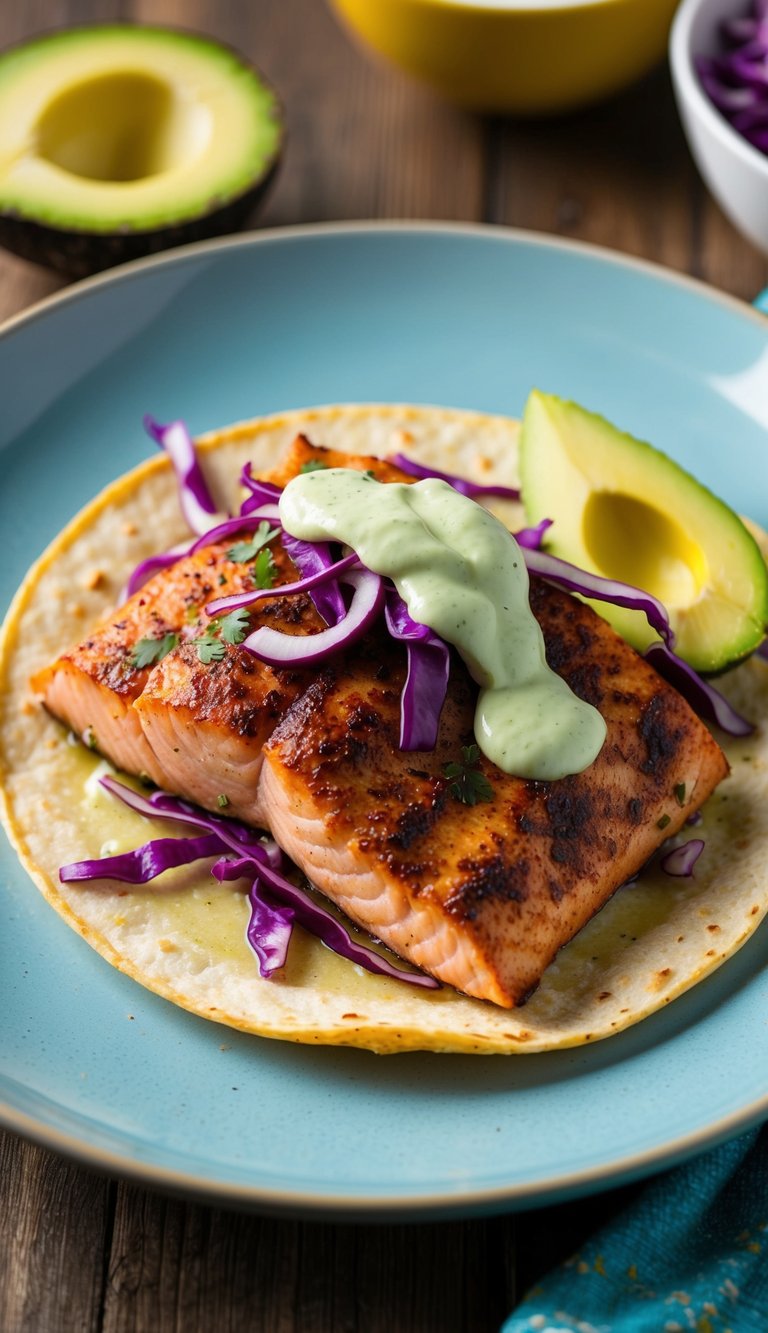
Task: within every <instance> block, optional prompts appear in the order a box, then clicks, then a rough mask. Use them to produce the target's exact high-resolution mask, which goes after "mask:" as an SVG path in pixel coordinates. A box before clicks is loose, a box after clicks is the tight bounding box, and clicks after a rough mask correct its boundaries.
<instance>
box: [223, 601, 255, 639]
mask: <svg viewBox="0 0 768 1333" xmlns="http://www.w3.org/2000/svg"><path fill="white" fill-rule="evenodd" d="M218 623H219V633H220V634H221V637H222V639H223V640H224V642H225V643H242V642H243V639H245V638H246V637H247V635H248V631H249V630H250V628H251V622H250V617H249V615H248V612H247V611H246V609H245V607H241V608H240V610H239V611H230V613H229V615H228V616H224V617H223V618H222V619H221V620H220V621H219V622H218Z"/></svg>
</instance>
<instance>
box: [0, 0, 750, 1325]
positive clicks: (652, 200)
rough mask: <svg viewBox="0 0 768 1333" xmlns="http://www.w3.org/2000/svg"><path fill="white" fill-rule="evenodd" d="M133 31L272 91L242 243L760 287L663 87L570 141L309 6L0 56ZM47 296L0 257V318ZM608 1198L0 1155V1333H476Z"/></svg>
mask: <svg viewBox="0 0 768 1333" xmlns="http://www.w3.org/2000/svg"><path fill="white" fill-rule="evenodd" d="M115 19H135V20H141V21H146V22H153V23H169V24H175V25H178V26H182V27H188V28H193V29H198V30H201V31H204V32H208V33H210V34H212V35H214V36H217V37H219V38H221V39H223V40H224V41H228V42H230V43H232V44H233V45H235V46H237V47H238V48H240V49H241V50H242V51H243V52H244V53H245V54H246V55H248V56H249V57H250V58H251V59H252V60H253V61H254V62H255V63H256V64H257V65H258V66H260V68H262V69H263V71H264V72H265V74H266V75H267V76H268V77H269V78H270V79H271V80H272V81H273V83H274V84H275V86H276V87H277V88H278V89H279V91H280V94H281V96H282V99H283V103H284V106H285V111H286V118H287V126H288V148H287V152H286V156H285V161H284V164H283V167H282V170H281V172H280V175H279V177H278V180H277V183H276V185H275V187H274V189H273V192H272V194H271V196H270V198H269V200H268V203H267V205H266V208H265V209H264V210H263V211H262V213H261V214H260V215H259V218H258V222H257V225H282V224H292V223H307V222H316V221H326V220H333V219H349V218H368V217H371V218H374V217H378V218H394V217H401V218H416V217H422V218H436V219H443V220H458V221H481V220H484V221H488V222H492V223H504V224H508V225H512V226H515V227H526V228H533V229H535V230H538V231H544V232H550V233H555V234H557V235H560V236H564V237H574V238H577V239H579V240H584V241H590V242H594V243H597V244H600V245H607V246H611V247H614V248H616V249H619V250H622V251H625V252H628V253H630V254H634V255H638V256H641V257H644V258H647V259H651V260H653V261H656V262H659V263H663V264H667V265H669V266H671V267H672V268H675V269H678V270H680V271H683V272H689V273H692V274H694V275H696V276H697V277H700V278H703V279H704V280H706V281H708V282H711V283H713V284H714V285H716V286H719V287H722V288H723V289H725V290H726V291H729V292H732V293H734V294H735V295H738V296H741V297H744V298H746V299H750V298H751V297H752V296H753V295H755V294H756V292H757V291H758V290H759V289H761V288H762V287H763V286H765V285H766V283H768V265H766V261H765V260H764V258H763V257H762V256H761V255H759V254H758V253H757V252H756V251H755V250H754V249H753V248H752V247H751V246H750V245H748V243H747V242H746V241H743V240H742V239H741V238H740V237H739V236H738V235H737V233H736V232H735V231H734V229H733V228H732V227H731V225H730V223H728V222H727V221H726V219H725V218H724V217H723V215H722V214H721V213H720V211H719V209H718V208H717V206H716V205H715V204H714V203H713V202H712V200H711V199H710V198H709V196H708V195H707V193H706V191H705V189H704V187H703V185H702V183H701V181H700V179H699V177H698V175H697V173H696V171H695V168H694V167H693V164H692V162H691V160H690V157H689V155H688V152H687V149H686V146H685V143H684V141H683V137H682V133H681V131H680V128H679V125H678V122H677V117H676V114H675V110H674V106H673V101H672V95H671V90H670V86H669V78H668V75H667V72H666V71H665V70H664V69H661V70H659V71H657V72H656V73H655V74H654V75H652V76H651V77H650V78H648V79H646V80H645V81H644V82H643V83H642V84H640V85H638V86H637V87H636V88H634V89H632V90H630V91H629V92H627V93H625V94H623V95H622V96H621V97H618V98H615V99H613V100H612V101H611V102H609V103H607V104H605V105H604V106H600V107H595V108H592V109H588V110H585V111H583V112H581V113H579V114H578V115H575V116H573V117H570V118H562V117H561V118H557V119H553V120H549V121H541V122H535V121H534V122H511V121H501V120H494V119H487V118H480V117H473V116H471V115H468V114H466V113H464V112H460V111H457V110H455V109H453V108H450V107H447V106H444V105H442V104H441V103H440V102H438V101H437V100H436V99H435V98H433V97H432V95H431V94H429V93H428V92H426V91H424V90H423V89H421V88H420V87H418V86H416V85H415V84H413V83H411V82H410V81H409V80H407V79H406V78H405V77H403V76H402V75H400V74H399V73H397V72H396V71H393V70H390V69H388V68H385V67H384V66H382V65H378V64H375V63H372V62H369V61H368V60H367V59H365V58H364V57H363V56H362V55H361V53H360V52H359V51H358V50H357V48H356V47H355V46H354V45H353V44H352V43H351V42H350V41H349V40H348V38H347V37H346V35H345V34H344V33H343V32H342V31H341V30H340V29H339V28H338V27H337V26H336V24H335V22H334V20H333V19H332V18H331V16H330V14H329V12H328V11H327V9H326V7H325V5H324V4H322V3H321V0H249V2H248V3H246V0H122V2H121V0H26V3H25V4H24V5H10V4H6V5H3V6H0V45H2V46H6V45H9V44H10V43H12V42H15V41H18V40H20V39H21V38H23V37H25V36H27V35H31V34H33V33H37V32H41V31H45V30H47V29H49V28H52V27H59V26H61V25H65V24H70V23H75V22H107V21H113V20H115ZM60 285H61V283H60V279H58V278H56V277H54V276H52V275H51V274H48V273H46V272H45V271H43V270H41V269H37V268H34V267H33V266H31V265H27V264H25V263H23V262H22V261H20V260H16V259H14V258H12V257H10V256H3V255H0V318H6V317H8V316H10V315H12V314H14V313H15V312H16V311H19V310H21V309H23V308H25V307H26V306H28V305H29V304H30V303H32V302H34V301H36V300H38V299H40V298H41V297H43V296H45V295H47V294H48V293H49V292H52V291H54V290H56V289H57V288H58V287H59V286H60ZM631 1192H632V1191H631V1190H630V1191H620V1192H616V1193H614V1194H609V1195H604V1196H600V1197H598V1198H595V1199H591V1200H589V1201H583V1202H581V1203H578V1204H571V1205H568V1206H563V1207H560V1208H550V1209H545V1210H540V1211H538V1212H535V1213H530V1214H528V1215H527V1216H525V1217H521V1218H515V1217H511V1218H496V1219H492V1220H490V1219H489V1220H475V1221H470V1222H466V1223H460V1222H452V1223H444V1224H435V1225H413V1226H370V1227H363V1226H358V1227H353V1226H349V1225H339V1226H332V1225H321V1224H319V1223H302V1222H290V1221H274V1220H266V1219H262V1218H258V1217H254V1216H248V1215H245V1214H238V1213H230V1212H227V1211H225V1210H221V1209H216V1208H208V1207H202V1206H200V1205H197V1204H187V1203H184V1202H179V1201H178V1200H172V1199H166V1198H164V1197H162V1196H160V1195H156V1194H153V1193H151V1192H149V1191H146V1190H142V1189H140V1188H138V1187H136V1186H133V1185H128V1184H125V1183H111V1182H108V1181H106V1180H104V1179H101V1178H99V1177H97V1176H94V1175H93V1174H91V1173H90V1172H88V1171H85V1170H82V1169H81V1168H79V1167H77V1166H74V1165H70V1164H69V1163H66V1162H64V1161H61V1160H59V1159H58V1158H56V1157H54V1156H52V1155H50V1154H49V1153H47V1152H45V1151H44V1150H42V1149H39V1148H36V1147H34V1146H32V1145H30V1144H27V1143H24V1142H23V1141H21V1140H19V1139H17V1138H15V1137H14V1136H13V1135H10V1134H0V1330H2V1333H70V1330H77V1331H78V1333H80V1331H82V1333H102V1330H103V1331H104V1333H181V1331H182V1330H183V1333H210V1331H211V1330H215V1333H245V1331H246V1330H248V1331H249V1333H250V1331H251V1330H259V1331H261V1330H264V1331H265V1333H358V1331H359V1333H433V1331H434V1333H485V1330H493V1329H496V1328H498V1326H499V1323H500V1321H501V1319H502V1318H503V1316H504V1315H505V1314H506V1313H507V1312H508V1310H509V1309H510V1308H511V1307H512V1305H513V1304H514V1302H515V1300H516V1299H518V1297H519V1296H520V1295H521V1294H522V1291H523V1289H524V1288H525V1287H526V1286H527V1285H528V1284H529V1283H530V1282H532V1281H534V1280H536V1279H537V1278H538V1277H539V1276H540V1275H541V1274H542V1273H543V1272H544V1271H545V1269H546V1268H547V1267H548V1266H549V1265H550V1264H552V1263H554V1262H556V1261H557V1260H558V1259H560V1258H562V1257H565V1255H566V1254H568V1253H569V1252H570V1251H571V1250H572V1249H574V1248H575V1247H577V1246H578V1244H579V1243H580V1241H581V1239H582V1238H583V1237H584V1236H585V1235H586V1234H587V1233H588V1232H589V1231H590V1230H591V1229H592V1228H593V1227H594V1226H595V1225H597V1224H599V1223H600V1222H602V1221H604V1220H606V1219H608V1218H610V1216H611V1215H612V1213H613V1212H614V1210H615V1209H616V1208H617V1207H619V1206H620V1205H621V1203H622V1202H623V1201H624V1200H625V1199H626V1197H627V1196H628V1195H631Z"/></svg>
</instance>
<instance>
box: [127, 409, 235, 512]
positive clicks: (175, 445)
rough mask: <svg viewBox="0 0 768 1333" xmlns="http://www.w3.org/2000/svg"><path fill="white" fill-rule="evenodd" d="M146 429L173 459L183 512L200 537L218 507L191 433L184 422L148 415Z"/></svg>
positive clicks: (145, 419) (151, 437)
mask: <svg viewBox="0 0 768 1333" xmlns="http://www.w3.org/2000/svg"><path fill="white" fill-rule="evenodd" d="M144 429H145V430H146V432H147V434H148V435H149V437H150V439H152V440H154V441H155V443H156V444H159V445H160V448H161V449H164V450H165V452H166V453H167V455H168V457H169V458H170V460H171V464H172V466H173V470H174V472H175V473H176V480H177V482H178V488H179V503H180V504H181V512H182V513H183V515H184V518H185V520H186V522H187V524H188V525H189V527H190V528H191V529H192V531H193V532H196V533H197V534H198V536H200V535H201V534H202V533H204V532H205V531H206V529H207V528H209V527H210V526H211V518H212V517H214V516H215V515H216V514H217V513H218V510H217V508H216V504H215V502H214V499H213V496H212V495H211V492H210V491H209V489H208V483H207V481H206V480H205V476H204V474H203V469H202V468H201V466H200V461H199V459H198V457H197V449H196V448H195V442H194V440H193V439H192V436H191V435H190V433H189V431H188V430H187V427H186V426H185V424H184V422H183V421H170V422H168V424H167V425H165V426H163V425H161V423H160V422H159V421H155V418H154V417H151V416H149V414H147V416H145V417H144Z"/></svg>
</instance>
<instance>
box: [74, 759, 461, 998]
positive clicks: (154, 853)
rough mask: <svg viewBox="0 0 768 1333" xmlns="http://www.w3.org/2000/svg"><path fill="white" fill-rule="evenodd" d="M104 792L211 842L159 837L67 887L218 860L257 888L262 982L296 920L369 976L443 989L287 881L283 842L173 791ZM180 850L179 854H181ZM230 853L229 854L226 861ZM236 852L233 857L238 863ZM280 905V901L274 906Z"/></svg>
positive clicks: (81, 865) (113, 784)
mask: <svg viewBox="0 0 768 1333" xmlns="http://www.w3.org/2000/svg"><path fill="white" fill-rule="evenodd" d="M99 781H100V783H101V785H102V786H103V787H104V788H105V790H106V791H108V792H110V794H111V795H112V796H116V797H117V798H118V799H119V800H121V801H123V803H124V804H125V805H127V806H129V807H130V809H131V810H135V811H136V812H137V813H138V814H140V815H145V816H146V817H147V818H149V819H172V820H174V821H175V822H177V823H183V824H189V825H191V826H192V827H194V828H202V829H205V830H206V833H207V836H204V837H197V838H189V837H181V838H178V839H175V838H156V839H154V840H153V841H152V842H150V843H146V844H145V846H143V847H139V848H137V849H136V851H135V852H129V853H126V854H125V855H124V856H120V857H104V858H102V859H101V860H97V861H79V862H75V863H74V864H73V865H71V866H62V868H61V870H60V872H59V873H60V875H61V877H62V878H64V877H65V872H67V871H70V872H72V873H71V874H68V875H66V881H67V882H74V881H80V882H83V881H86V880H92V879H101V878H104V877H105V876H108V877H109V878H111V879H125V880H127V882H129V883H134V884H139V883H144V882H146V881H147V880H148V879H151V878H154V876H155V875H159V874H161V873H162V871H163V870H168V869H170V868H171V867H172V866H175V865H188V864H191V862H192V861H194V860H200V859H202V858H203V857H209V856H217V857H218V858H219V859H218V860H217V861H216V862H215V863H214V865H213V866H212V867H211V873H212V874H213V875H214V876H215V878H216V879H218V880H220V881H223V880H237V879H248V880H250V881H251V890H250V892H249V901H250V906H251V913H250V920H249V923H248V928H247V932H246V935H247V939H248V943H249V944H250V946H251V948H252V949H253V950H254V953H255V954H256V956H257V958H258V960H259V971H260V973H261V975H262V976H264V977H267V976H270V975H271V973H272V972H274V971H275V969H276V968H278V967H282V966H283V963H284V962H285V955H286V951H287V948H288V943H289V941H290V934H291V928H292V924H293V920H294V918H295V920H296V921H298V922H299V924H300V925H302V926H304V928H305V929H306V930H308V931H309V932H310V933H311V934H313V935H316V936H317V937H318V939H320V940H322V942H323V944H326V945H328V947H329V948H330V949H333V951H334V952H335V953H338V954H341V956H342V957H343V958H347V959H348V960H349V961H350V962H353V963H359V964H360V966H361V967H364V968H366V969H367V970H368V971H369V972H376V973H380V974H381V975H383V976H388V977H395V978H396V979H397V980H399V981H407V982H409V983H410V984H411V985H414V986H423V987H426V988H428V989H435V988H436V987H438V986H439V985H440V983H439V982H438V981H436V980H435V979H434V977H430V976H427V975H426V974H424V973H421V972H405V971H403V970H402V969H401V968H399V967H396V966H395V964H394V963H390V962H389V960H388V959H386V958H383V957H382V956H381V955H380V954H378V953H376V952H375V950H373V949H369V948H367V946H366V945H364V944H358V943H357V942H356V941H355V940H353V939H352V937H351V936H350V934H349V932H348V931H347V930H346V929H345V927H344V926H343V925H342V924H341V922H340V921H339V920H338V919H337V918H336V917H335V916H334V915H333V913H332V912H331V911H330V910H329V909H328V908H326V907H323V906H322V904H320V903H318V902H316V901H315V900H314V898H313V897H312V896H311V895H310V894H309V893H307V891H306V890H304V889H301V888H298V887H297V886H296V885H295V884H292V883H291V881H290V880H289V879H286V877H285V875H284V874H283V867H284V858H283V854H282V852H281V850H280V848H279V847H278V845H277V843H276V842H273V841H272V840H271V839H264V838H262V837H260V836H259V835H258V833H257V832H256V831H255V830H254V829H251V828H249V827H248V826H247V825H246V824H241V823H240V822H239V821H237V820H234V819H228V818H225V817H224V816H221V815H214V814H211V813H210V811H208V810H202V809H201V808H200V807H199V806H196V805H193V804H192V803H191V802H190V801H185V800H183V799H182V798H181V797H179V796H172V795H171V794H170V792H164V791H153V792H152V793H151V795H149V796H143V795H142V794H141V793H140V792H137V791H134V789H133V788H132V787H129V786H127V785H126V784H125V783H123V782H118V780H117V779H116V778H113V777H109V776H105V777H102V778H100V779H99ZM174 844H176V847H177V850H176V851H174ZM222 853H224V855H222ZM232 853H234V857H233V856H232ZM118 862H119V863H121V865H122V868H123V869H127V870H128V871H129V872H130V874H131V875H138V874H139V873H141V872H142V869H146V870H147V871H150V870H151V871H152V873H151V874H149V873H147V874H145V875H144V877H143V878H141V879H139V878H130V879H129V878H128V875H125V874H123V875H120V874H117V873H116V869H120V868H121V867H120V866H118V865H117V863H118ZM273 899H274V901H273Z"/></svg>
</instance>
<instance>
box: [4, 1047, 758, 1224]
mask: <svg viewBox="0 0 768 1333" xmlns="http://www.w3.org/2000/svg"><path fill="white" fill-rule="evenodd" d="M509 1058H510V1059H515V1058H517V1057H515V1056H510V1057H509ZM531 1058H535V1057H531ZM766 1115H768V1093H766V1094H765V1095H764V1097H762V1098H759V1099H758V1101H757V1102H756V1103H755V1104H754V1105H753V1106H750V1107H747V1108H742V1110H741V1111H738V1112H733V1113H731V1115H728V1116H724V1117H723V1118H722V1119H721V1120H719V1121H716V1122H715V1123H714V1125H713V1124H710V1125H707V1126H705V1127H702V1128H701V1129H699V1130H696V1131H693V1132H692V1133H690V1134H684V1135H680V1136H678V1137H677V1138H676V1139H674V1140H671V1141H670V1142H668V1143H666V1144H665V1145H664V1147H663V1148H662V1149H658V1148H647V1149H645V1150H644V1151H643V1152H641V1153H634V1154H628V1155H627V1156H625V1157H623V1158H621V1159H619V1160H614V1161H612V1162H610V1163H606V1164H604V1165H603V1166H602V1167H600V1168H599V1169H598V1170H597V1171H595V1170H594V1168H590V1167H583V1168H581V1169H580V1170H578V1171H572V1172H570V1173H569V1174H568V1175H565V1176H563V1175H557V1176H554V1175H552V1176H550V1177H548V1178H547V1179H546V1180H541V1179H539V1180H538V1181H536V1182H521V1183H519V1184H517V1185H513V1186H511V1187H510V1186H508V1185H503V1186H502V1185H498V1186H493V1187H490V1188H489V1187H486V1188H482V1189H474V1190H471V1189H470V1190H464V1191H462V1192H460V1193H457V1194H450V1195H447V1194H445V1193H442V1194H439V1193H435V1194H428V1193H419V1194H404V1195H401V1196H397V1195H392V1196H388V1197H387V1198H384V1199H383V1198H382V1197H381V1196H380V1195H375V1194H371V1195H364V1194H360V1195H337V1194H327V1195H321V1194H320V1193H319V1192H315V1193H312V1194H304V1193H302V1191H301V1190H295V1189H284V1188H269V1187H266V1188H265V1187H262V1186H253V1185H239V1184H238V1183H237V1182H235V1181H221V1180H219V1181H215V1180H213V1179H211V1178H209V1177H206V1176H196V1175H195V1174H194V1173H193V1172H187V1171H183V1170H178V1169H176V1168H169V1167H162V1166H157V1165H155V1164H154V1163H150V1162H143V1161H137V1160H136V1159H135V1158H133V1157H127V1156H123V1155H121V1154H120V1153H118V1152H111V1151H109V1150H108V1149H103V1148H95V1147H94V1146H93V1145H91V1144H89V1143H88V1141H87V1139H85V1137H83V1138H82V1139H78V1138H77V1137H76V1136H75V1135H74V1134H67V1133H65V1132H64V1131H63V1130H57V1129H55V1128H53V1127H52V1126H49V1125H46V1124H45V1122H44V1121H38V1120H36V1119H35V1117H34V1116H31V1115H28V1114H27V1113H26V1112H23V1111H16V1112H14V1111H13V1109H12V1108H9V1107H8V1106H7V1105H6V1104H5V1103H0V1127H1V1128H3V1129H6V1130H11V1131H12V1132H14V1133H16V1134H18V1135H20V1136H21V1137H22V1138H23V1139H26V1140H27V1141H28V1142H31V1143H34V1144H37V1145H38V1146H39V1147H43V1148H46V1149H48V1150H49V1151H52V1152H55V1153H58V1154H59V1156H62V1157H64V1158H66V1159H67V1160H68V1161H72V1162H75V1163H76V1164H77V1165H79V1166H84V1167H88V1168H89V1169H91V1170H96V1171H99V1172H101V1173H102V1174H105V1175H108V1176H110V1177H112V1178H116V1179H121V1180H127V1181H131V1182H133V1183H135V1184H140V1185H143V1186H145V1187H147V1188H150V1189H157V1190H161V1191H166V1192H168V1193H171V1194H174V1195H177V1196H182V1197H184V1198H187V1199H189V1200H190V1201H199V1202H203V1203H205V1204H208V1205H210V1206H220V1205H222V1204H224V1205H226V1206H228V1207H231V1208H238V1209H241V1210H248V1211H252V1212H260V1213H263V1214H265V1215H268V1216H276V1217H286V1218H289V1217H293V1218H308V1219H312V1220H323V1219H325V1220H329V1221H340V1222H350V1221H368V1222H374V1223H375V1222H392V1221H398V1220H401V1221H416V1220H418V1219H426V1218H431V1219H433V1220H440V1219H448V1218H451V1217H453V1218H457V1217H465V1218H466V1217H470V1216H473V1215H479V1214H485V1215H490V1214H492V1213H499V1212H514V1211H521V1210H523V1209H524V1208H526V1207H529V1208H534V1207H535V1208H538V1207H545V1206H547V1205H548V1204H555V1203H560V1202H564V1201H566V1200H567V1199H570V1198H574V1197H578V1196H580V1195H584V1194H587V1193H593V1192H594V1193H597V1192H599V1191H600V1190H608V1189H613V1188H618V1187H619V1186H620V1185H623V1184H628V1183H629V1182H630V1181H632V1180H636V1179H642V1178H644V1177H645V1176H647V1175H651V1174H654V1173H655V1172H657V1171H661V1170H663V1169H664V1168H667V1167H672V1166H676V1165H678V1164H679V1163H681V1162H683V1161H685V1160H687V1159H688V1158H689V1157H693V1156H695V1155H696V1154H697V1153H698V1152H703V1151H705V1150H708V1149H711V1148H715V1147H717V1145H718V1144H720V1143H724V1142H725V1141H726V1140H728V1139H731V1138H735V1137H736V1136H737V1135H738V1134H739V1133H742V1132H746V1131H747V1130H749V1129H751V1128H753V1127H754V1126H755V1125H757V1124H759V1123H761V1121H762V1120H763V1118H764V1116H766Z"/></svg>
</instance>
